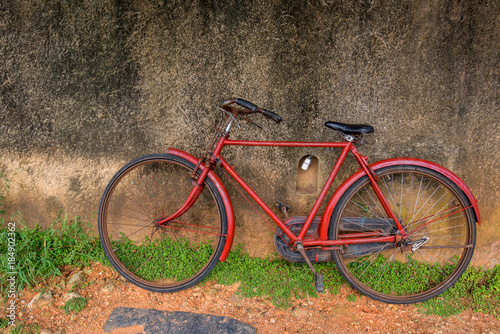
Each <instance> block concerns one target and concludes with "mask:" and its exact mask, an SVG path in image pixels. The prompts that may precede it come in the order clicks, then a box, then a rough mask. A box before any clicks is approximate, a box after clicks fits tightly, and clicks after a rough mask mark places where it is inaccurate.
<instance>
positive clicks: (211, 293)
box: [204, 289, 217, 299]
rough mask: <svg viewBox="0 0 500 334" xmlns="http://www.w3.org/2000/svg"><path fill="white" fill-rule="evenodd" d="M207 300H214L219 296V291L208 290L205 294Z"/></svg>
mask: <svg viewBox="0 0 500 334" xmlns="http://www.w3.org/2000/svg"><path fill="white" fill-rule="evenodd" d="M204 296H205V298H207V299H214V298H215V297H216V296H217V290H216V289H208V290H207V291H205V293H204Z"/></svg>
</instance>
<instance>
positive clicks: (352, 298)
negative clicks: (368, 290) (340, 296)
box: [346, 294, 357, 302]
mask: <svg viewBox="0 0 500 334" xmlns="http://www.w3.org/2000/svg"><path fill="white" fill-rule="evenodd" d="M346 298H347V300H348V301H350V302H355V301H356V298H357V297H356V295H354V294H352V295H347V297H346Z"/></svg>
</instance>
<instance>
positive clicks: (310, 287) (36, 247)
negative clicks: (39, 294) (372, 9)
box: [0, 214, 500, 316]
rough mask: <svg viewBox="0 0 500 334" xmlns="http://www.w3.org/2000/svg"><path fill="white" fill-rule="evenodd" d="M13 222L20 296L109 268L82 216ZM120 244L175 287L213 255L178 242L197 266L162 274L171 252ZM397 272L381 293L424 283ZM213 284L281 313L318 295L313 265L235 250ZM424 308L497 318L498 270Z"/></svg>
mask: <svg viewBox="0 0 500 334" xmlns="http://www.w3.org/2000/svg"><path fill="white" fill-rule="evenodd" d="M11 221H14V222H15V223H16V226H17V230H16V232H15V233H16V254H17V257H16V260H17V271H18V277H17V279H16V284H17V289H18V291H21V290H22V289H23V288H24V287H25V286H33V285H35V282H38V281H40V279H48V278H52V277H57V276H61V271H60V269H61V268H62V267H63V266H66V265H69V266H73V267H77V266H88V265H90V264H91V263H93V262H100V263H103V264H104V265H107V266H109V265H110V264H109V262H108V261H107V259H106V258H105V256H104V252H103V250H102V248H101V245H100V243H99V240H98V238H95V237H91V236H90V235H89V234H88V231H89V229H90V225H89V223H88V222H86V221H85V220H83V219H82V218H81V217H76V218H75V219H73V220H68V219H67V217H63V218H60V217H58V218H57V219H56V220H55V221H54V222H53V223H52V224H51V225H50V226H49V227H48V228H46V229H42V228H40V227H39V226H36V227H34V228H28V227H27V226H26V224H25V223H24V221H23V220H22V217H21V215H20V214H16V215H14V216H13V217H12V218H11ZM8 232H9V231H8V230H7V228H6V226H3V225H0V238H1V239H0V240H2V242H1V243H0V252H1V253H2V254H5V253H6V243H5V242H3V240H5V239H6V237H7V233H8ZM121 241H124V242H123V243H122V244H121V246H120V249H119V250H118V251H121V252H124V254H134V256H129V257H128V259H127V260H128V261H129V263H128V264H127V265H134V261H135V262H136V263H144V259H151V260H150V261H147V263H148V264H147V265H145V266H144V267H141V268H140V269H141V270H142V272H141V275H142V276H143V277H147V278H155V275H158V274H162V277H164V278H165V276H164V274H165V272H166V271H168V272H169V273H170V276H169V277H171V278H173V279H176V280H179V279H183V278H184V277H186V275H189V274H190V273H191V272H192V270H194V269H193V267H196V266H197V265H199V263H203V262H204V261H205V260H206V258H207V257H208V256H209V254H210V253H211V247H210V246H209V245H197V246H196V247H195V248H194V249H193V247H191V245H190V244H189V243H188V242H187V241H185V240H184V241H181V242H180V243H173V242H170V241H169V242H170V243H169V244H168V250H169V252H171V253H172V252H174V253H176V254H177V256H178V257H188V256H189V257H191V256H196V257H197V259H198V260H197V261H195V262H192V263H191V264H186V265H185V266H178V265H174V266H171V267H170V268H162V270H161V271H159V270H158V268H157V266H156V264H157V261H156V259H157V257H161V256H162V252H164V251H165V249H162V248H161V247H157V246H158V245H156V244H152V243H148V242H145V243H143V244H142V245H139V246H137V245H135V244H134V243H132V242H128V241H127V240H123V239H122V240H121ZM115 242H116V241H115ZM21 254H22V255H21ZM0 261H1V265H0V289H1V290H2V291H1V292H2V295H3V296H6V295H7V294H6V293H5V289H6V288H5V287H6V286H7V285H6V284H5V283H6V272H8V270H7V269H6V268H7V267H6V266H7V259H6V257H2V258H1V260H0ZM136 266H138V264H137V265H136ZM315 268H316V269H317V270H318V271H319V272H321V273H322V274H323V275H324V277H325V283H324V284H325V288H326V289H327V291H328V293H331V294H337V293H338V291H339V289H340V286H341V285H342V284H345V281H344V280H343V278H342V277H341V275H340V274H339V272H338V270H337V268H336V266H335V264H334V263H319V264H316V265H315ZM394 270H395V272H394V273H393V272H389V271H388V272H387V274H388V275H391V279H390V280H379V281H380V282H381V283H379V284H381V286H380V287H377V288H381V289H387V290H388V291H389V290H390V289H394V287H397V288H398V289H401V291H402V290H403V289H408V287H409V286H411V285H413V288H414V287H415V284H416V283H418V282H415V281H412V279H413V278H412V277H407V276H401V275H399V276H398V271H397V268H396V267H395V268H394ZM444 270H446V268H444ZM419 271H421V272H425V271H427V272H430V273H436V272H437V271H438V270H437V269H436V268H434V267H433V266H432V265H427V264H424V263H420V264H419ZM432 275H434V274H432ZM367 277H369V275H368V276H367ZM209 280H212V281H217V282H218V283H220V284H223V285H231V284H234V283H237V282H239V283H240V286H239V290H238V293H239V294H240V295H241V296H243V297H265V298H267V299H269V300H270V301H271V302H272V303H274V304H275V305H276V306H278V307H282V308H287V307H289V306H290V305H291V297H292V296H293V297H295V298H304V297H307V296H315V295H316V292H315V289H314V277H313V275H312V274H311V272H310V270H309V268H308V267H307V265H305V264H296V263H289V262H286V261H284V260H281V259H277V258H271V257H268V258H266V259H261V258H253V257H250V256H249V255H248V253H246V252H245V251H244V249H243V247H242V246H241V245H238V246H236V247H234V248H233V250H232V251H231V253H230V254H229V257H228V259H227V261H226V262H224V263H222V262H221V263H218V264H217V266H216V267H215V269H214V270H213V271H212V273H211V274H210V275H209V276H208V277H207V278H205V280H204V281H203V282H207V281H209ZM203 282H202V284H203ZM410 283H411V284H410ZM332 298H335V297H332ZM347 299H348V300H349V301H355V300H356V295H352V294H351V295H349V296H348V297H347ZM418 307H419V308H420V309H421V311H422V312H424V313H427V314H438V315H441V316H449V315H451V314H455V313H459V312H461V311H463V310H472V311H474V312H484V313H489V314H494V315H497V316H499V309H500V266H497V267H495V268H494V269H491V270H485V269H482V268H476V267H469V268H468V269H467V270H466V272H465V273H464V275H463V276H462V278H461V279H460V280H459V281H458V282H457V283H456V284H455V285H454V286H453V287H452V288H450V289H449V290H448V291H446V292H445V293H443V294H441V295H440V296H438V297H437V298H434V299H432V300H429V301H427V302H424V303H421V304H420V305H419V306H418Z"/></svg>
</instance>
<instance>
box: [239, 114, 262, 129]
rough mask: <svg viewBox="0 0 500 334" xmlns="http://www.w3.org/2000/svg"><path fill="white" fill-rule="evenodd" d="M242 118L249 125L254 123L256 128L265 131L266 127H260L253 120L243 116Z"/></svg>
mask: <svg viewBox="0 0 500 334" xmlns="http://www.w3.org/2000/svg"><path fill="white" fill-rule="evenodd" d="M241 118H243V119H244V120H245V121H247V122H249V123H252V124H253V125H255V126H256V127H258V128H259V129H261V130H264V127H263V126H262V125H260V124H259V123H257V122H254V121H252V120H251V119H248V118H246V117H243V116H241Z"/></svg>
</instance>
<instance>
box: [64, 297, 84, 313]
mask: <svg viewBox="0 0 500 334" xmlns="http://www.w3.org/2000/svg"><path fill="white" fill-rule="evenodd" d="M85 306H87V299H85V298H83V297H78V298H73V299H71V300H68V301H67V302H66V304H64V306H61V308H62V309H63V310H64V312H65V313H66V314H69V313H70V312H71V311H73V312H75V313H78V312H80V311H81V310H83V309H84V308H85Z"/></svg>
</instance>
